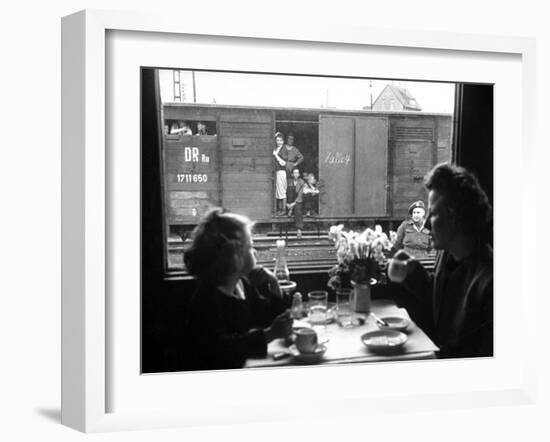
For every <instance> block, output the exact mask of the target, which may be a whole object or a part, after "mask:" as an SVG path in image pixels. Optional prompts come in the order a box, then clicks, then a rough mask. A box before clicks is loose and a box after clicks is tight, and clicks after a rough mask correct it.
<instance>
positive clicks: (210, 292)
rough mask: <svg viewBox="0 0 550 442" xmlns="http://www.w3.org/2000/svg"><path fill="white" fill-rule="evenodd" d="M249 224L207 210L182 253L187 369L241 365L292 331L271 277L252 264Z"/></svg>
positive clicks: (217, 210)
mask: <svg viewBox="0 0 550 442" xmlns="http://www.w3.org/2000/svg"><path fill="white" fill-rule="evenodd" d="M252 226H253V223H252V222H251V221H250V219H248V218H247V217H245V216H242V215H238V214H235V213H229V212H225V211H223V210H222V209H213V210H211V211H210V212H209V213H208V214H207V215H206V216H205V218H204V219H203V220H202V221H201V222H200V223H199V224H198V226H197V227H196V228H195V230H194V231H193V235H192V238H193V242H192V244H191V247H190V248H189V250H188V251H187V252H186V253H185V255H184V259H185V264H186V266H187V269H188V270H189V272H190V273H191V274H192V275H194V276H195V277H196V280H197V288H196V291H195V293H194V294H193V295H192V298H191V300H190V305H189V307H188V309H187V313H186V315H185V318H184V322H185V330H186V332H185V336H184V337H183V338H182V340H184V341H185V344H186V345H185V348H184V349H183V350H184V352H185V355H184V356H185V358H186V362H185V365H186V367H187V368H188V369H196V370H208V369H226V368H239V367H242V366H243V365H244V364H245V362H246V360H247V358H250V357H265V356H266V354H267V344H268V343H269V342H271V341H273V340H274V339H278V338H286V337H288V336H289V335H290V334H291V332H292V318H291V317H290V313H289V311H287V310H285V304H284V300H283V298H282V295H281V293H280V291H279V290H278V283H277V280H276V278H275V276H274V275H273V274H272V273H271V272H269V271H267V270H265V269H262V268H258V267H257V266H256V258H255V251H254V248H253V244H252V234H251V231H252ZM248 276H250V279H249V278H248ZM271 289H277V290H274V291H273V292H269V290H271ZM268 292H269V293H268ZM182 346H183V344H182Z"/></svg>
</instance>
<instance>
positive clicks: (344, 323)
mask: <svg viewBox="0 0 550 442" xmlns="http://www.w3.org/2000/svg"><path fill="white" fill-rule="evenodd" d="M352 296H353V291H352V290H351V289H339V290H336V321H337V323H338V325H340V326H341V327H346V328H347V327H352V326H353V307H352Z"/></svg>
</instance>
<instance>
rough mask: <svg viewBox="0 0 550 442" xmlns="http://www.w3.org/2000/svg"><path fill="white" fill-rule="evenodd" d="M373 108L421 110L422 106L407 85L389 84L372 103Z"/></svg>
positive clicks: (383, 109) (377, 109)
mask: <svg viewBox="0 0 550 442" xmlns="http://www.w3.org/2000/svg"><path fill="white" fill-rule="evenodd" d="M372 110H375V111H416V112H420V111H422V108H421V107H420V105H419V104H418V102H417V101H416V99H415V98H414V97H413V96H412V95H411V93H410V92H409V91H408V90H407V89H406V88H405V87H399V86H395V85H393V84H388V85H386V87H385V88H384V89H383V90H382V92H380V94H379V95H378V97H377V98H376V100H375V101H374V103H373V104H372Z"/></svg>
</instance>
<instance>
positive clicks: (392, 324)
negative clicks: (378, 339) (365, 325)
mask: <svg viewBox="0 0 550 442" xmlns="http://www.w3.org/2000/svg"><path fill="white" fill-rule="evenodd" d="M380 319H382V320H383V321H385V322H387V323H388V326H385V325H381V324H380V323H379V322H378V321H376V325H377V326H378V328H380V329H382V330H397V331H404V330H405V329H406V328H407V327H408V326H409V324H410V323H411V321H409V320H408V319H407V318H401V317H398V316H384V317H383V318H380Z"/></svg>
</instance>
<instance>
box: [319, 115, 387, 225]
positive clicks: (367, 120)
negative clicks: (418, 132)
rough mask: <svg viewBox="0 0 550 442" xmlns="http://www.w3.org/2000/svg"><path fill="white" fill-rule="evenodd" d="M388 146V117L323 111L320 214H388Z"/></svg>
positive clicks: (335, 215) (372, 215) (320, 148)
mask: <svg viewBox="0 0 550 442" xmlns="http://www.w3.org/2000/svg"><path fill="white" fill-rule="evenodd" d="M387 150H388V121H387V118H384V117H358V116H335V115H321V116H320V117H319V179H320V180H321V182H322V183H323V186H322V192H321V198H320V206H321V207H320V210H321V215H322V216H325V217H337V218H344V217H347V216H360V217H377V216H385V215H386V214H387V188H388V187H387V184H388V183H387V180H388V176H387V172H388V169H387Z"/></svg>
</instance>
